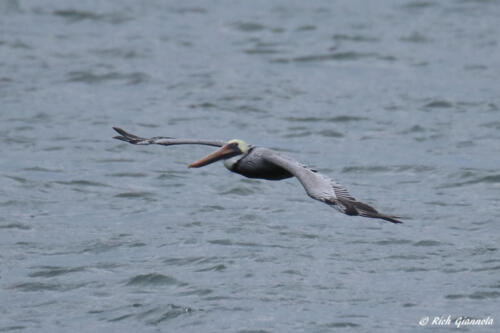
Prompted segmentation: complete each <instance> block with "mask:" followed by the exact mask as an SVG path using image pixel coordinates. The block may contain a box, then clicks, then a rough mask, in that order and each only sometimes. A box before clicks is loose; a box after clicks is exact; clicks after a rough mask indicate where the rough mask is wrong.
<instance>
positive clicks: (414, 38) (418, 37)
mask: <svg viewBox="0 0 500 333" xmlns="http://www.w3.org/2000/svg"><path fill="white" fill-rule="evenodd" d="M399 40H400V41H402V42H407V43H428V42H430V39H429V38H427V37H425V36H424V35H422V34H421V33H419V32H413V33H411V34H410V35H408V36H406V37H401V38H400V39H399Z"/></svg>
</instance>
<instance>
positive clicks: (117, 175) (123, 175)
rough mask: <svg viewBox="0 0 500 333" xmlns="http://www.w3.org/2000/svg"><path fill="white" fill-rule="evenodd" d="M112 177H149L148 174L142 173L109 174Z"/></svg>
mask: <svg viewBox="0 0 500 333" xmlns="http://www.w3.org/2000/svg"><path fill="white" fill-rule="evenodd" d="M108 176H110V177H130V178H142V177H147V174H145V173H142V172H116V173H111V174H108Z"/></svg>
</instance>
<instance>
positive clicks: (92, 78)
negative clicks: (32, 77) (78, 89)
mask: <svg viewBox="0 0 500 333" xmlns="http://www.w3.org/2000/svg"><path fill="white" fill-rule="evenodd" d="M67 76H68V81H70V82H82V83H87V84H96V83H104V82H107V81H126V83H127V84H132V85H134V84H139V83H143V82H145V81H147V80H148V79H149V76H148V75H147V74H146V73H141V72H133V73H119V72H109V73H104V74H94V73H92V72H90V71H73V72H69V73H68V75H67Z"/></svg>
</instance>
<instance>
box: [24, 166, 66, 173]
mask: <svg viewBox="0 0 500 333" xmlns="http://www.w3.org/2000/svg"><path fill="white" fill-rule="evenodd" d="M23 170H24V171H35V172H63V170H60V169H48V168H44V167H40V166H35V167H30V168H24V169H23Z"/></svg>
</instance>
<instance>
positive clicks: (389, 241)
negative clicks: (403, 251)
mask: <svg viewBox="0 0 500 333" xmlns="http://www.w3.org/2000/svg"><path fill="white" fill-rule="evenodd" d="M410 243H411V241H410V240H408V239H387V240H381V241H377V242H375V243H374V244H376V245H398V244H410Z"/></svg>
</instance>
